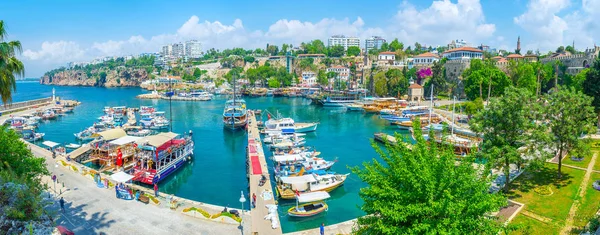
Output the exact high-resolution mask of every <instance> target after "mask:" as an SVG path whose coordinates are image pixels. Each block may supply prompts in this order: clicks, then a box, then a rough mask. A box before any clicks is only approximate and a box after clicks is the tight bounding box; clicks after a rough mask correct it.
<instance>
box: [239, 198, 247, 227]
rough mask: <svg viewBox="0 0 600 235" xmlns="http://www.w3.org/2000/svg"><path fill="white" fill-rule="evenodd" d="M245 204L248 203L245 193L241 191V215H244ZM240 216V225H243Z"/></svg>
mask: <svg viewBox="0 0 600 235" xmlns="http://www.w3.org/2000/svg"><path fill="white" fill-rule="evenodd" d="M244 202H246V198H245V197H244V191H240V203H242V213H241V215H244ZM241 215H240V219H241V220H240V225H242V221H243V219H242V216H241Z"/></svg>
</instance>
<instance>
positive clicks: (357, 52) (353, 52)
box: [346, 46, 360, 56]
mask: <svg viewBox="0 0 600 235" xmlns="http://www.w3.org/2000/svg"><path fill="white" fill-rule="evenodd" d="M346 55H348V56H358V55H360V48H359V47H357V46H351V47H348V51H347V52H346Z"/></svg>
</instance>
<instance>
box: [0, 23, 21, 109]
mask: <svg viewBox="0 0 600 235" xmlns="http://www.w3.org/2000/svg"><path fill="white" fill-rule="evenodd" d="M6 36H7V33H6V29H5V28H4V21H3V20H0V98H1V99H2V103H4V104H6V103H7V102H12V92H13V91H16V90H17V83H16V78H17V77H23V76H25V67H24V66H23V62H21V61H20V60H19V59H17V54H19V53H21V51H22V50H23V49H22V48H21V42H19V41H10V42H6V41H4V40H5V38H6Z"/></svg>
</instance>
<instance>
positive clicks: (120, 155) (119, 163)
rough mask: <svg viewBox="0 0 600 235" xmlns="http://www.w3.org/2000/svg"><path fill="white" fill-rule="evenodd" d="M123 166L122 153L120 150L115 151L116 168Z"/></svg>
mask: <svg viewBox="0 0 600 235" xmlns="http://www.w3.org/2000/svg"><path fill="white" fill-rule="evenodd" d="M122 165H123V152H121V149H118V150H117V166H122Z"/></svg>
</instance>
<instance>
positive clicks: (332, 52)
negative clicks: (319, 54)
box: [328, 45, 344, 57]
mask: <svg viewBox="0 0 600 235" xmlns="http://www.w3.org/2000/svg"><path fill="white" fill-rule="evenodd" d="M343 55H344V47H343V46H340V45H337V46H332V47H330V48H329V54H328V56H329V57H342V56H343Z"/></svg>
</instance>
